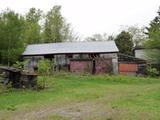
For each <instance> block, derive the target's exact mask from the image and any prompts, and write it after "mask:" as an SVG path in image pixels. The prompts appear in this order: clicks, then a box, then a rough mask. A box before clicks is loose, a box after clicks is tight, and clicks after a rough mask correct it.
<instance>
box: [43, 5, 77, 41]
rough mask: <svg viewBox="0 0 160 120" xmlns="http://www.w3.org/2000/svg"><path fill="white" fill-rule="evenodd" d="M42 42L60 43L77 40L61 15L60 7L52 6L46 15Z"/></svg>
mask: <svg viewBox="0 0 160 120" xmlns="http://www.w3.org/2000/svg"><path fill="white" fill-rule="evenodd" d="M43 36H44V38H43V39H44V42H46V43H52V42H62V41H71V40H73V39H77V36H76V35H74V34H73V30H72V29H71V28H70V24H68V23H67V22H66V20H65V18H64V17H63V16H62V15H61V6H54V7H53V8H52V9H51V10H50V11H49V12H48V13H47V15H46V20H45V25H44V33H43Z"/></svg>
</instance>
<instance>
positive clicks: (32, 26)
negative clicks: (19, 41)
mask: <svg viewBox="0 0 160 120" xmlns="http://www.w3.org/2000/svg"><path fill="white" fill-rule="evenodd" d="M41 18H42V11H41V10H40V9H36V8H31V9H30V10H29V12H28V13H27V14H26V16H25V19H26V22H25V34H24V39H25V43H26V44H35V43H40V42H41V41H40V40H41V26H40V24H39V22H40V20H41Z"/></svg>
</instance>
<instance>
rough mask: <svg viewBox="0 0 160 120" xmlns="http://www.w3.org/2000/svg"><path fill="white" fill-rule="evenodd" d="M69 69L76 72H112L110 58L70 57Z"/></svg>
mask: <svg viewBox="0 0 160 120" xmlns="http://www.w3.org/2000/svg"><path fill="white" fill-rule="evenodd" d="M70 71H71V72H76V73H92V74H104V73H111V72H112V59H106V58H96V59H84V60H83V59H72V60H71V61H70Z"/></svg>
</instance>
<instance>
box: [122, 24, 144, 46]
mask: <svg viewBox="0 0 160 120" xmlns="http://www.w3.org/2000/svg"><path fill="white" fill-rule="evenodd" d="M123 29H125V30H126V31H127V32H129V33H130V35H131V36H132V42H133V44H134V47H141V46H142V45H143V44H144V42H145V41H146V38H147V36H146V34H145V32H144V31H145V28H144V27H139V26H138V25H134V26H124V28H123Z"/></svg>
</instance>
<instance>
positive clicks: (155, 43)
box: [145, 8, 160, 63]
mask: <svg viewBox="0 0 160 120" xmlns="http://www.w3.org/2000/svg"><path fill="white" fill-rule="evenodd" d="M146 29H147V32H146V34H147V35H148V38H149V39H148V40H147V41H146V43H145V46H146V48H148V49H150V50H147V55H148V57H149V58H150V59H151V60H154V61H156V62H158V63H160V8H159V11H158V15H157V16H156V17H155V18H154V19H153V20H152V21H151V22H150V26H149V27H147V28H146Z"/></svg>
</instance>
